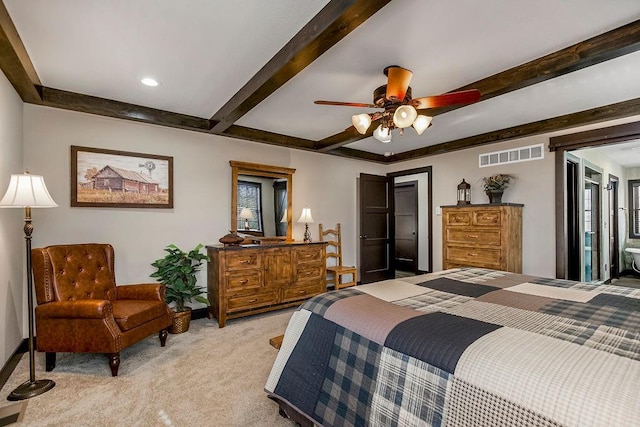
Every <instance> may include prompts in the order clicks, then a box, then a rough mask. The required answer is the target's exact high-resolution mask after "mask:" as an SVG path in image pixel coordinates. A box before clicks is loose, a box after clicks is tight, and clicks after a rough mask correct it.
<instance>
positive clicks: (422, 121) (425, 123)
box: [413, 115, 433, 135]
mask: <svg viewBox="0 0 640 427" xmlns="http://www.w3.org/2000/svg"><path fill="white" fill-rule="evenodd" d="M431 120H433V117H429V116H423V115H419V116H418V117H416V119H415V120H414V121H413V128H414V129H415V130H416V133H417V134H418V135H422V132H424V131H425V130H426V129H427V128H428V127H429V125H431Z"/></svg>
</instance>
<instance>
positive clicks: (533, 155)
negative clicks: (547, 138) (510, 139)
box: [478, 144, 544, 168]
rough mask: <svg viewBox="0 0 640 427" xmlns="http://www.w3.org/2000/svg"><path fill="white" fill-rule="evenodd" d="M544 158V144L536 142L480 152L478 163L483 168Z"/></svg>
mask: <svg viewBox="0 0 640 427" xmlns="http://www.w3.org/2000/svg"><path fill="white" fill-rule="evenodd" d="M540 159H544V145H543V144H536V145H529V146H527V147H520V148H514V149H511V150H503V151H494V152H493V153H486V154H480V155H479V156H478V164H479V166H480V167H481V168H486V167H488V166H495V165H505V164H507V163H518V162H528V161H530V160H540Z"/></svg>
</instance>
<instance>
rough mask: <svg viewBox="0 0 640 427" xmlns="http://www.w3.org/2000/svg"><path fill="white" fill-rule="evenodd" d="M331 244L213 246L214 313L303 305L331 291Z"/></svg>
mask: <svg viewBox="0 0 640 427" xmlns="http://www.w3.org/2000/svg"><path fill="white" fill-rule="evenodd" d="M325 247H326V243H324V242H316V243H278V244H271V245H269V244H267V245H244V246H226V247H223V246H207V255H209V259H210V261H209V262H208V265H207V290H208V298H209V303H210V304H211V305H210V306H209V313H210V315H212V316H213V317H215V318H216V319H218V325H219V326H220V327H221V328H222V327H224V325H225V323H226V321H227V319H234V318H237V317H243V316H248V315H251V314H256V313H264V312H266V311H272V310H277V309H280V308H284V307H290V306H293V305H297V304H300V302H301V301H302V300H304V299H307V298H310V297H312V296H314V295H318V294H320V293H322V292H326V290H327V288H326V284H325V283H326V261H325Z"/></svg>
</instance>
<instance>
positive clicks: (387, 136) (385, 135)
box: [373, 125, 391, 144]
mask: <svg viewBox="0 0 640 427" xmlns="http://www.w3.org/2000/svg"><path fill="white" fill-rule="evenodd" d="M373 137H374V138H375V139H377V140H378V141H380V142H382V143H383V144H387V143H389V142H391V129H389V128H388V127H382V125H380V126H378V127H377V128H376V130H374V131H373Z"/></svg>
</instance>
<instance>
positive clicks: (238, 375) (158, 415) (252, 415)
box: [0, 309, 293, 427]
mask: <svg viewBox="0 0 640 427" xmlns="http://www.w3.org/2000/svg"><path fill="white" fill-rule="evenodd" d="M292 313H293V309H287V310H282V311H277V312H274V313H269V314H263V315H256V316H251V317H247V318H244V319H237V320H231V321H229V322H228V323H227V326H226V327H224V328H222V329H219V328H218V325H217V323H216V322H215V321H214V320H209V319H198V320H196V321H193V322H191V327H190V329H189V331H188V332H185V333H183V334H178V335H172V334H169V337H168V339H167V346H166V347H164V348H162V347H160V342H159V340H158V337H157V336H152V337H149V338H147V339H145V340H143V341H141V342H139V343H138V344H136V345H134V346H132V347H130V348H127V349H125V350H124V351H123V352H122V353H121V363H120V371H119V373H118V376H117V377H116V378H113V377H111V372H110V370H109V366H108V363H107V358H106V356H103V355H90V354H69V353H62V354H59V355H58V361H57V364H56V368H55V369H54V370H53V371H52V372H45V371H44V355H43V354H36V379H42V378H48V379H51V380H54V381H55V382H56V386H55V387H54V388H53V389H52V390H50V391H49V392H47V393H45V394H43V395H40V396H37V397H34V398H31V399H29V400H28V406H27V410H26V414H25V416H24V420H23V421H22V422H20V423H18V424H15V425H29V426H176V427H177V426H204V425H210V426H213V425H215V426H286V427H291V426H292V425H293V423H292V422H291V421H288V420H286V419H284V418H282V417H280V416H279V415H278V406H277V404H276V403H275V402H272V401H271V400H269V399H267V397H266V394H265V392H264V385H265V383H266V380H267V377H268V375H269V371H270V369H271V365H272V364H273V361H274V360H275V357H276V354H277V350H276V349H275V348H273V347H271V346H270V345H269V338H271V337H273V336H276V335H279V334H282V333H283V332H284V330H285V328H286V325H287V323H288V320H289V318H290V317H291V314H292ZM28 379H29V357H28V354H25V355H24V356H23V357H22V360H21V361H20V363H19V364H18V366H17V368H16V370H15V371H14V372H13V374H12V375H11V377H10V378H9V380H8V381H7V384H6V385H5V386H4V387H3V388H2V391H1V393H0V394H1V396H2V401H0V407H6V406H8V405H10V404H11V402H8V401H7V400H5V399H6V396H7V395H8V394H9V393H10V392H11V390H13V389H14V388H15V387H17V386H18V385H19V384H21V383H23V382H24V381H26V380H28Z"/></svg>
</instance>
